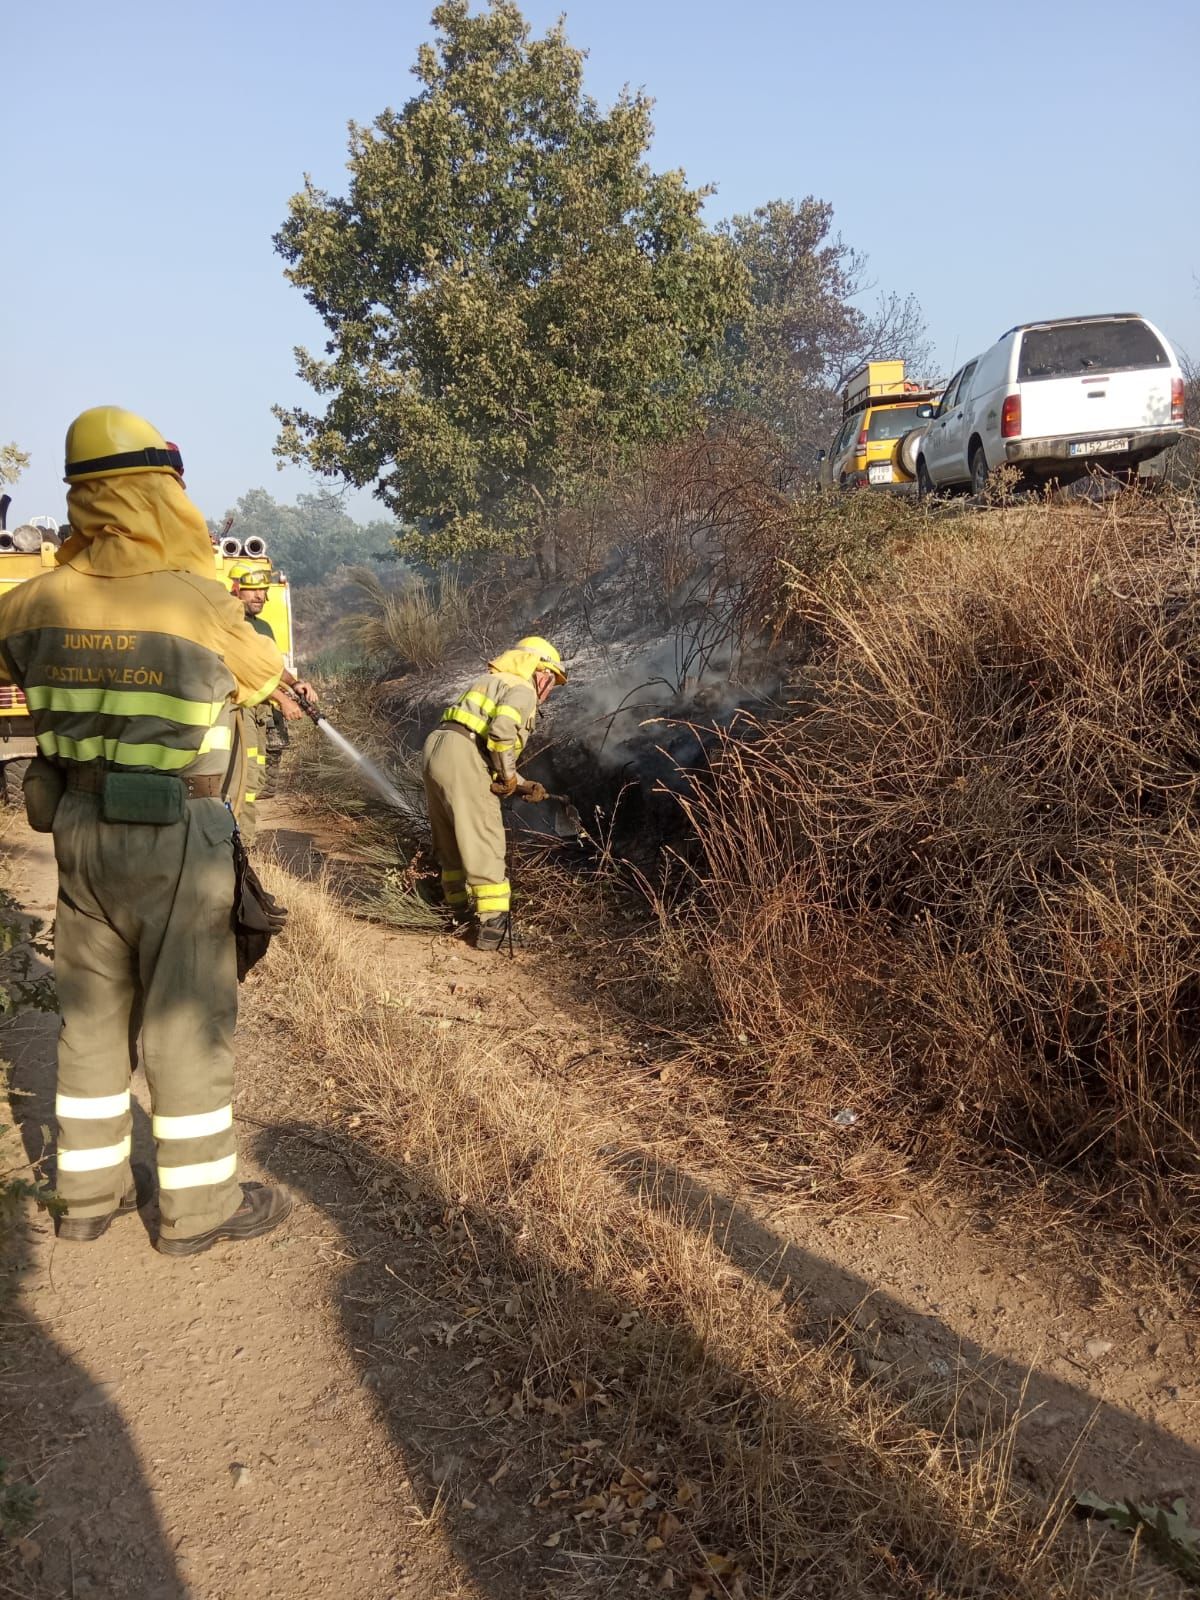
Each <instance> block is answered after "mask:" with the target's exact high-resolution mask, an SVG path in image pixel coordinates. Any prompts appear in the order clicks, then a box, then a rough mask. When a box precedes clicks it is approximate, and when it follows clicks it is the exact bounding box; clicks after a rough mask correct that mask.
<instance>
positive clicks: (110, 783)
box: [100, 772, 187, 828]
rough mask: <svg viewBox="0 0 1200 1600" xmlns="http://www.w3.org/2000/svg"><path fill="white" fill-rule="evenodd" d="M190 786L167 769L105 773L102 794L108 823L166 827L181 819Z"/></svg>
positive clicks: (102, 811)
mask: <svg viewBox="0 0 1200 1600" xmlns="http://www.w3.org/2000/svg"><path fill="white" fill-rule="evenodd" d="M186 809H187V788H186V787H185V785H184V784H183V783H182V782H181V781H180V779H178V778H173V777H172V776H171V775H170V773H168V772H106V773H105V775H104V788H103V789H102V790H101V793H100V815H101V817H102V818H103V819H104V821H105V822H143V823H146V824H148V825H149V826H150V827H152V828H166V827H169V826H170V824H171V823H172V822H182V821H183V818H184V813H185V811H186Z"/></svg>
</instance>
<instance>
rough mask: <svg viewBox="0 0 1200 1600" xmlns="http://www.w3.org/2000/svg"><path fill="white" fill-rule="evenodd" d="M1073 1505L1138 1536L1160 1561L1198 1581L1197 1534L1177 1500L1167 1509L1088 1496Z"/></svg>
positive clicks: (1199, 1536)
mask: <svg viewBox="0 0 1200 1600" xmlns="http://www.w3.org/2000/svg"><path fill="white" fill-rule="evenodd" d="M1075 1503H1076V1504H1077V1505H1078V1506H1079V1508H1080V1509H1081V1510H1082V1511H1085V1512H1088V1513H1089V1514H1092V1515H1095V1516H1098V1517H1101V1518H1103V1520H1104V1521H1105V1522H1108V1523H1110V1524H1111V1525H1112V1526H1113V1527H1114V1528H1120V1529H1121V1530H1122V1532H1124V1533H1138V1532H1140V1534H1141V1537H1142V1542H1143V1544H1144V1545H1146V1547H1147V1548H1148V1549H1150V1550H1152V1551H1153V1552H1154V1554H1155V1555H1156V1556H1157V1557H1158V1559H1159V1560H1160V1561H1163V1562H1165V1563H1166V1564H1167V1565H1168V1566H1172V1567H1174V1568H1175V1570H1176V1572H1180V1573H1182V1574H1183V1576H1184V1577H1185V1578H1189V1579H1191V1580H1192V1582H1196V1581H1198V1580H1200V1531H1198V1530H1197V1529H1195V1528H1193V1527H1191V1526H1190V1525H1189V1523H1188V1519H1187V1515H1188V1513H1187V1506H1186V1504H1185V1503H1184V1501H1182V1500H1176V1501H1175V1503H1174V1504H1173V1505H1172V1506H1171V1507H1169V1508H1168V1507H1167V1506H1156V1505H1143V1504H1140V1503H1139V1502H1137V1501H1135V1500H1105V1499H1104V1497H1103V1496H1102V1495H1098V1494H1092V1493H1090V1492H1088V1493H1085V1494H1080V1495H1076V1497H1075Z"/></svg>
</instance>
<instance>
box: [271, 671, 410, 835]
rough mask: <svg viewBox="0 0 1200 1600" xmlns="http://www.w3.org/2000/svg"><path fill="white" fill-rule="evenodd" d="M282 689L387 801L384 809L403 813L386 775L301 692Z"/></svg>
mask: <svg viewBox="0 0 1200 1600" xmlns="http://www.w3.org/2000/svg"><path fill="white" fill-rule="evenodd" d="M285 687H286V688H287V691H288V693H289V694H290V695H291V696H292V697H293V699H294V700H295V701H296V704H297V705H298V706H299V707H300V709H301V711H303V713H304V715H305V716H306V717H308V718H309V720H310V721H312V722H313V723H315V724H316V726H317V727H318V728H319V729H320V730H321V732H322V733H323V734H324V735H325V737H326V738H327V739H328V740H329V742H330V744H332V745H334V746H335V747H336V749H338V750H339V751H340V752H341V754H342V755H344V756H345V757H346V759H347V761H349V762H351V763H352V764H353V765H354V766H356V767H357V768H358V769H359V771H360V772H361V773H362V775H363V777H364V778H365V779H366V780H367V782H368V783H369V784H370V785H371V787H372V788H373V789H374V790H375V791H376V792H377V793H378V794H379V795H380V796H382V798H383V799H384V800H386V801H387V803H388V805H390V806H393V807H394V808H395V809H396V810H397V811H407V810H408V804H407V802H406V801H405V798H404V796H403V795H402V794H401V793H400V791H399V789H397V787H396V785H395V784H394V783H393V782H392V780H391V779H390V778H389V777H388V776H387V774H386V773H384V772H381V771H380V770H379V768H378V767H377V766H376V765H375V763H374V762H373V761H372V760H371V759H370V757H369V756H365V755H364V754H363V753H362V751H361V750H357V749H355V747H354V746H353V745H352V744H351V743H350V741H349V739H347V737H346V735H345V734H344V733H339V732H338V730H337V729H336V728H335V727H334V726H333V724H332V723H331V722H330V720H329V718H328V717H327V716H326V715H325V713H324V712H323V711H321V710H319V709H318V707H317V706H316V705H314V704H313V702H312V701H311V700H310V699H309V698H308V696H307V695H306V694H305V693H304V691H303V689H301V688H300V687H299V686H298V685H296V684H287V685H285Z"/></svg>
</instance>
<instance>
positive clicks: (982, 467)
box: [971, 444, 991, 500]
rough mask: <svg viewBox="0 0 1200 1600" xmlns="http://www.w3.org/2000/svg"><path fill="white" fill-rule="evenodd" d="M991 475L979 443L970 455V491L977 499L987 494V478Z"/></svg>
mask: <svg viewBox="0 0 1200 1600" xmlns="http://www.w3.org/2000/svg"><path fill="white" fill-rule="evenodd" d="M990 477H991V468H990V467H989V466H988V463H987V457H986V456H985V455H984V453H983V446H982V445H981V444H979V445H976V446H975V450H974V453H973V454H972V456H971V493H972V494H973V495H974V496H975V498H976V499H977V500H982V499H983V498H984V496H985V495H986V494H987V486H988V479H989V478H990Z"/></svg>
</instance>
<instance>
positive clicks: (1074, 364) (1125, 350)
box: [1017, 321, 1170, 383]
mask: <svg viewBox="0 0 1200 1600" xmlns="http://www.w3.org/2000/svg"><path fill="white" fill-rule="evenodd" d="M1169 365H1170V357H1169V356H1168V355H1167V352H1166V351H1165V350H1164V349H1163V346H1162V341H1161V340H1159V339H1157V338H1156V337H1155V336H1154V334H1153V333H1152V332H1151V331H1150V329H1149V328H1148V327H1147V326H1146V324H1145V323H1144V322H1132V321H1123V322H1067V323H1063V324H1061V325H1060V326H1059V327H1056V328H1030V329H1029V331H1028V332H1027V333H1025V334H1023V335H1022V338H1021V355H1020V360H1019V362H1018V365H1017V380H1018V382H1020V383H1028V382H1030V381H1032V380H1035V379H1037V378H1074V377H1083V376H1084V375H1085V374H1087V373H1089V372H1096V373H1100V372H1127V371H1129V369H1130V368H1131V367H1166V366H1169Z"/></svg>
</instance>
